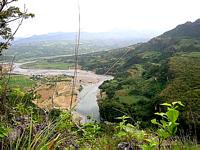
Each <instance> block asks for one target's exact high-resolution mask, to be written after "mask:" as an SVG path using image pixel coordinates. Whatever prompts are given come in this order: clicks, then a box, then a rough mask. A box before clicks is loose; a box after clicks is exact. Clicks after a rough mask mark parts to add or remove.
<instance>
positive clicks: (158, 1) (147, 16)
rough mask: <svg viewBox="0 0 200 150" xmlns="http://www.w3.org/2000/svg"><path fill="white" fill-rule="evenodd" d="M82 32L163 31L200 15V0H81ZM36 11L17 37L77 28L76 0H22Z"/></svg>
mask: <svg viewBox="0 0 200 150" xmlns="http://www.w3.org/2000/svg"><path fill="white" fill-rule="evenodd" d="M79 1H80V9H81V31H88V32H107V31H129V30H133V31H139V32H147V31H150V32H157V33H162V32H164V31H166V30H169V29H171V28H174V27H175V26H176V25H178V24H181V23H185V22H186V21H194V20H196V19H198V18H200V9H199V6H200V0H79ZM23 4H26V7H27V8H28V10H29V11H30V12H33V13H35V18H34V19H29V20H26V21H25V22H24V24H23V26H22V27H21V29H20V30H19V32H18V34H17V36H30V35H36V34H37V35H38V34H46V33H50V32H69V31H77V27H78V8H77V0H19V2H18V5H19V6H20V7H23Z"/></svg>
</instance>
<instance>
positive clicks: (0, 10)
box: [0, 0, 34, 54]
mask: <svg viewBox="0 0 200 150" xmlns="http://www.w3.org/2000/svg"><path fill="white" fill-rule="evenodd" d="M16 1H17V0H2V1H1V2H0V14H1V17H0V37H1V38H2V39H3V40H1V42H0V54H1V53H2V50H4V49H8V47H9V45H10V41H11V40H13V39H14V35H15V33H16V32H17V30H18V29H19V27H20V26H21V24H22V22H23V20H24V19H27V18H29V17H34V14H31V13H28V12H27V10H26V8H24V10H23V11H22V10H20V8H19V7H16V6H14V5H13V4H14V3H15V2H16ZM17 20H20V23H19V24H18V26H17V27H16V29H15V30H14V31H12V29H11V27H10V25H11V24H12V23H13V22H15V23H16V21H17Z"/></svg>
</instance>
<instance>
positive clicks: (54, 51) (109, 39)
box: [4, 32, 150, 60]
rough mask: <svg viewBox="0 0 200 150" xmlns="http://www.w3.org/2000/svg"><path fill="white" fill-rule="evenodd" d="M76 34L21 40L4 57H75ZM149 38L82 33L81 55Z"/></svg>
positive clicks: (119, 34)
mask: <svg viewBox="0 0 200 150" xmlns="http://www.w3.org/2000/svg"><path fill="white" fill-rule="evenodd" d="M76 34H77V33H75V32H69V33H62V32H60V33H50V34H45V35H35V36H31V37H28V38H19V39H16V40H15V41H14V43H13V45H12V46H11V48H10V49H9V50H8V51H6V52H5V53H4V55H7V56H9V55H12V56H13V55H14V56H16V60H23V59H25V60H27V59H37V58H39V57H53V56H58V55H73V54H74V47H75V39H76ZM149 36H150V35H149ZM149 36H147V37H144V36H142V35H141V34H139V33H136V32H129V33H126V32H113V33H107V32H102V33H88V32H81V43H80V54H83V53H91V52H98V51H105V50H109V49H114V48H119V47H124V46H127V45H130V44H132V43H138V42H144V41H147V40H148V39H149V38H150V37H149Z"/></svg>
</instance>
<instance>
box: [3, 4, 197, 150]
mask: <svg viewBox="0 0 200 150" xmlns="http://www.w3.org/2000/svg"><path fill="white" fill-rule="evenodd" d="M15 1H16V0H11V1H6V0H3V1H2V2H0V13H1V18H0V19H1V31H2V32H1V33H0V36H1V37H2V38H3V39H4V40H5V41H3V42H1V43H0V46H1V48H0V53H1V51H2V50H3V49H7V48H8V45H9V41H10V40H12V39H13V36H14V34H15V32H14V33H12V31H11V28H10V27H9V22H12V21H15V20H18V19H22V20H21V23H22V21H23V19H26V18H28V17H33V16H34V15H33V14H28V13H27V11H26V10H25V11H24V12H21V11H20V9H19V8H18V7H13V6H10V5H9V4H11V3H13V2H15ZM21 23H20V24H19V26H20V25H21ZM19 26H18V27H19ZM199 28H200V26H199V20H197V21H196V22H194V23H186V24H183V25H179V26H177V27H176V28H175V29H173V30H171V31H168V32H166V33H164V34H163V35H161V36H158V37H156V38H153V39H152V40H150V41H149V42H147V43H142V44H137V45H133V46H129V47H126V48H121V49H117V50H113V51H109V52H108V53H107V54H105V52H104V53H103V52H96V53H92V54H89V55H86V54H83V55H81V56H80V59H79V60H80V61H79V63H80V65H81V66H82V68H84V69H87V70H93V71H96V72H97V73H100V74H104V73H109V74H112V75H115V78H114V79H113V80H110V81H106V82H104V83H103V84H102V85H101V86H100V89H101V93H100V99H99V107H100V114H101V120H102V122H99V123H98V122H96V121H95V120H92V119H91V121H90V122H87V123H85V124H80V122H79V121H76V119H74V118H73V117H74V116H73V113H72V112H73V110H65V111H61V110H58V109H55V108H53V109H50V110H45V109H41V108H39V107H38V106H37V105H36V104H34V100H37V99H38V98H39V96H38V95H37V93H36V91H35V90H34V88H32V87H33V86H34V85H35V84H36V81H35V79H37V78H40V76H34V77H33V78H32V79H30V78H28V77H26V76H21V75H10V74H2V75H1V81H0V83H1V84H0V120H1V122H0V146H1V148H2V149H28V150H29V149H45V150H46V149H48V150H51V149H72V148H74V149H78V148H80V149H117V148H118V149H143V150H154V149H159V150H161V149H163V150H164V149H188V148H190V147H191V145H192V149H199V147H198V145H197V141H196V140H198V139H199V137H198V135H197V133H198V132H199V131H200V128H199V127H200V126H199V125H200V122H199V120H200V118H199V116H200V112H199V108H200V103H199V101H198V100H199V98H200V76H199V75H200V42H199V37H200V35H199V33H198V32H196V31H199ZM17 29H18V28H17ZM16 31H17V30H16ZM67 44H69V43H67ZM52 45H53V46H52ZM88 45H90V44H88ZM17 46H19V47H20V48H19V47H18V49H20V50H21V51H20V53H22V54H23V55H21V57H24V58H33V57H39V56H40V57H41V56H53V55H54V53H53V52H52V51H53V50H55V49H59V50H60V51H59V50H58V51H57V52H58V53H57V55H59V54H60V55H62V54H63V51H65V52H69V54H70V53H72V51H71V50H72V49H70V48H72V45H70V44H69V49H68V50H66V49H65V48H63V47H65V46H66V45H65V46H63V45H62V44H55V43H51V44H50V43H49V42H47V43H46V42H39V44H38V45H37V46H38V47H37V46H36V47H35V48H36V49H37V52H36V53H34V55H32V53H30V51H27V53H24V52H26V48H27V45H23V44H22V45H16V47H17ZM28 46H29V50H33V47H31V46H32V45H28ZM83 46H84V44H83ZM31 48H32V49H31ZM87 48H88V46H87ZM98 48H99V47H98ZM98 48H97V49H98ZM45 49H48V50H49V51H46V50H45ZM97 49H95V50H97ZM91 51H94V49H93V48H89V49H87V50H86V52H83V53H87V52H91ZM97 51H98V50H97ZM47 52H49V53H48V55H46V53H47ZM51 52H52V53H51ZM11 53H12V50H11ZM13 54H14V53H13ZM14 55H15V54H14ZM72 60H73V56H69V57H54V58H52V59H45V60H43V61H40V62H34V63H31V64H27V66H28V67H30V66H32V67H39V68H48V67H49V68H52V69H54V68H55V67H56V68H57V69H62V68H63V67H64V66H65V67H70V66H71V64H72V63H71V62H72ZM66 65H68V66H66ZM113 66H114V67H113ZM49 68H48V69H49ZM1 69H2V68H1ZM108 71H109V72H108ZM33 79H34V80H33ZM45 80H49V78H46V79H44V80H41V83H42V82H43V83H44V81H45ZM53 80H56V81H57V82H61V81H67V80H68V78H65V79H63V78H53ZM54 83H55V82H54V81H50V82H48V84H49V86H55V84H54ZM69 94H70V93H69ZM57 95H59V94H57ZM160 104H161V105H160ZM106 121H108V122H106ZM110 122H112V123H110ZM188 129H189V131H188ZM182 132H184V133H182ZM187 135H189V138H187ZM193 137H194V140H193ZM187 144H188V145H187Z"/></svg>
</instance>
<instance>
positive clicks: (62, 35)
mask: <svg viewBox="0 0 200 150" xmlns="http://www.w3.org/2000/svg"><path fill="white" fill-rule="evenodd" d="M76 35H77V33H76V32H55V33H49V34H44V35H34V36H31V37H27V38H20V39H17V40H16V41H15V42H14V44H22V43H24V44H27V43H33V42H44V41H45V42H46V41H66V40H68V41H74V40H75V39H76ZM152 36H154V34H152V33H148V34H145V33H139V32H136V31H121V32H81V40H83V41H85V40H126V39H129V40H130V39H132V40H139V41H140V40H141V39H145V40H147V39H150V38H151V37H152Z"/></svg>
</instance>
